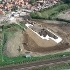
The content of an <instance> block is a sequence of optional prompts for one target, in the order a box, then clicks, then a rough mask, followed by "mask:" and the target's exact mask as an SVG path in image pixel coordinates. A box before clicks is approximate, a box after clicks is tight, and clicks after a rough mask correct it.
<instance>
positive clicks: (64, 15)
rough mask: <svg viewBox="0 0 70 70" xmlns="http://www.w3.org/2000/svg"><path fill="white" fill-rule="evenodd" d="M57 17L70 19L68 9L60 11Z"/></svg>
mask: <svg viewBox="0 0 70 70" xmlns="http://www.w3.org/2000/svg"><path fill="white" fill-rule="evenodd" d="M57 18H59V19H64V20H70V9H69V10H67V11H64V12H62V13H60V14H59V15H58V16H57Z"/></svg>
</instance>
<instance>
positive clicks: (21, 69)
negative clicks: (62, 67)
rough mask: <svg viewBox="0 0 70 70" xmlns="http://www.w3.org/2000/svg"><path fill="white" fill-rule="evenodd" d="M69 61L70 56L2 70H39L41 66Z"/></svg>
mask: <svg viewBox="0 0 70 70" xmlns="http://www.w3.org/2000/svg"><path fill="white" fill-rule="evenodd" d="M69 60H70V56H69V57H63V58H58V59H49V60H42V61H36V62H31V63H25V64H20V65H12V66H6V67H1V68H0V70H29V69H31V68H37V67H39V66H44V65H46V66H47V65H50V64H56V63H62V62H68V61H69Z"/></svg>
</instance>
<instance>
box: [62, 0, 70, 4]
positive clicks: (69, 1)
mask: <svg viewBox="0 0 70 70" xmlns="http://www.w3.org/2000/svg"><path fill="white" fill-rule="evenodd" d="M62 1H63V2H64V3H68V4H69V3H70V0H62Z"/></svg>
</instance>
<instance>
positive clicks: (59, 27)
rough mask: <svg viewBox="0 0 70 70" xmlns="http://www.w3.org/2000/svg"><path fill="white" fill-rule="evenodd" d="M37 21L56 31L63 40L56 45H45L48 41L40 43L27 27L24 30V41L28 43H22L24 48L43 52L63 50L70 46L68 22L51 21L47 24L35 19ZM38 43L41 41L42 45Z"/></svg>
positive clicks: (69, 25)
mask: <svg viewBox="0 0 70 70" xmlns="http://www.w3.org/2000/svg"><path fill="white" fill-rule="evenodd" d="M37 23H39V24H41V25H42V26H44V27H46V28H48V29H50V30H51V31H53V32H54V33H56V34H57V35H58V36H60V37H61V38H62V39H63V40H62V42H61V43H59V44H57V45H52V46H50V47H46V46H47V45H48V44H49V43H46V44H44V43H42V42H41V40H40V39H38V38H37V37H36V36H35V35H34V34H33V33H30V31H29V29H27V31H26V32H25V33H26V35H25V36H26V37H25V39H26V41H25V43H27V44H28V45H24V47H25V49H26V50H29V51H32V52H39V53H43V52H54V51H62V50H63V51H64V50H66V49H68V48H70V35H69V34H70V31H69V29H70V28H69V27H70V24H53V23H50V24H48V23H44V22H39V21H37ZM28 33H29V34H28ZM32 34H33V35H32ZM39 43H41V44H42V45H39ZM50 44H51V43H50ZM41 46H42V47H41Z"/></svg>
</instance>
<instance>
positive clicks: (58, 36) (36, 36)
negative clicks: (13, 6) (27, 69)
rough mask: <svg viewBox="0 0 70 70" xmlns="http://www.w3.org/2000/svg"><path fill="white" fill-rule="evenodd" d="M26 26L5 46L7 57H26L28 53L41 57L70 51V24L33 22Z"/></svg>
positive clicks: (9, 39)
mask: <svg viewBox="0 0 70 70" xmlns="http://www.w3.org/2000/svg"><path fill="white" fill-rule="evenodd" d="M25 25H26V28H25V29H24V30H18V31H17V32H15V33H14V35H12V36H11V38H8V40H7V42H6V44H5V46H4V54H6V55H7V56H9V57H15V56H19V55H25V53H26V52H30V55H32V56H34V55H36V56H39V55H44V54H48V53H56V52H64V51H65V52H67V51H70V31H69V29H70V24H66V23H65V24H59V23H56V24H54V23H45V22H43V21H35V22H34V21H32V22H30V23H26V24H25ZM9 29H11V28H9ZM8 37H9V36H8Z"/></svg>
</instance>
